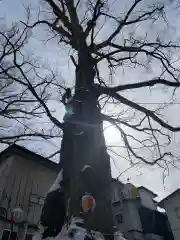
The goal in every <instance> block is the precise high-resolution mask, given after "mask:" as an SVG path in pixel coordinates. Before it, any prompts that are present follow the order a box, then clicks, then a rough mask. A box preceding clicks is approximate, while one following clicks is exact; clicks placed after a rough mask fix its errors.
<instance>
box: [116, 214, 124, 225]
mask: <svg viewBox="0 0 180 240" xmlns="http://www.w3.org/2000/svg"><path fill="white" fill-rule="evenodd" d="M116 221H117V223H118V224H121V223H123V216H122V214H117V215H116Z"/></svg>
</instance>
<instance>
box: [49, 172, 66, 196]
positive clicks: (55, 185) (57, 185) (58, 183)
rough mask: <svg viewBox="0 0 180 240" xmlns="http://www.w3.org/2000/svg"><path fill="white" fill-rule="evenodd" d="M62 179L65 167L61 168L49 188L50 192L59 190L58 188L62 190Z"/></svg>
mask: <svg viewBox="0 0 180 240" xmlns="http://www.w3.org/2000/svg"><path fill="white" fill-rule="evenodd" d="M62 180H63V169H61V171H60V172H59V173H58V175H57V177H56V180H55V182H54V183H53V185H52V186H51V188H50V189H49V191H48V193H50V192H53V191H57V190H58V189H59V190H60V189H61V182H62Z"/></svg>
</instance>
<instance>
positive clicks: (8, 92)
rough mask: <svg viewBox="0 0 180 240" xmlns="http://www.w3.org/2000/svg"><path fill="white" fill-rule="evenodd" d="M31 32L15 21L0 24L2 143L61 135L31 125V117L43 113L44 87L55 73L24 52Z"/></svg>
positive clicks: (51, 129)
mask: <svg viewBox="0 0 180 240" xmlns="http://www.w3.org/2000/svg"><path fill="white" fill-rule="evenodd" d="M21 25H22V24H21ZM30 33H31V31H29V30H28V28H27V27H22V26H20V25H18V24H17V23H15V24H13V25H12V26H11V27H6V26H5V25H4V24H3V23H2V24H1V32H0V94H1V96H0V116H1V126H0V130H1V137H0V142H1V143H5V144H12V143H15V142H17V141H23V140H28V139H34V138H37V139H38V138H39V139H41V138H43V139H46V140H47V139H51V138H54V137H61V135H62V134H61V130H60V129H59V130H58V131H56V130H54V127H53V126H50V128H49V131H48V132H46V133H45V132H44V131H43V128H42V129H40V130H39V129H37V128H31V127H30V123H31V121H32V120H33V121H37V120H38V119H41V118H43V116H44V115H45V113H46V110H45V109H47V106H46V102H47V100H49V98H50V93H49V92H47V88H48V87H49V85H50V84H52V83H53V81H54V80H55V77H56V76H55V74H54V73H53V72H52V71H50V70H49V69H47V68H45V67H44V66H43V67H42V64H41V63H40V61H37V60H36V59H35V58H33V57H30V56H28V54H27V53H26V52H25V46H26V45H27V44H28V41H29V38H30ZM42 72H43V74H42ZM44 73H45V74H44ZM58 87H59V88H60V85H59V86H58ZM31 89H32V90H33V91H31ZM36 91H37V92H38V94H37V98H36ZM40 102H42V103H43V104H41V103H40ZM43 106H44V107H45V108H43ZM48 111H49V110H48ZM50 116H51V115H50ZM51 117H52V116H51ZM12 129H13V130H12Z"/></svg>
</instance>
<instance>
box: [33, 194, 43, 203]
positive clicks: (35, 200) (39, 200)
mask: <svg viewBox="0 0 180 240" xmlns="http://www.w3.org/2000/svg"><path fill="white" fill-rule="evenodd" d="M44 199H45V198H44V197H41V196H39V195H36V194H31V196H30V202H31V203H35V204H39V205H43V204H44Z"/></svg>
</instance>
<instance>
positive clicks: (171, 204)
mask: <svg viewBox="0 0 180 240" xmlns="http://www.w3.org/2000/svg"><path fill="white" fill-rule="evenodd" d="M158 205H159V206H160V207H161V208H164V209H165V211H166V213H167V216H168V219H169V223H170V225H171V229H172V232H173V235H174V240H179V239H180V189H177V190H176V191H174V192H173V193H172V194H170V195H169V196H167V197H166V198H164V199H163V200H162V201H161V202H160V203H159V204H158Z"/></svg>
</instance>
